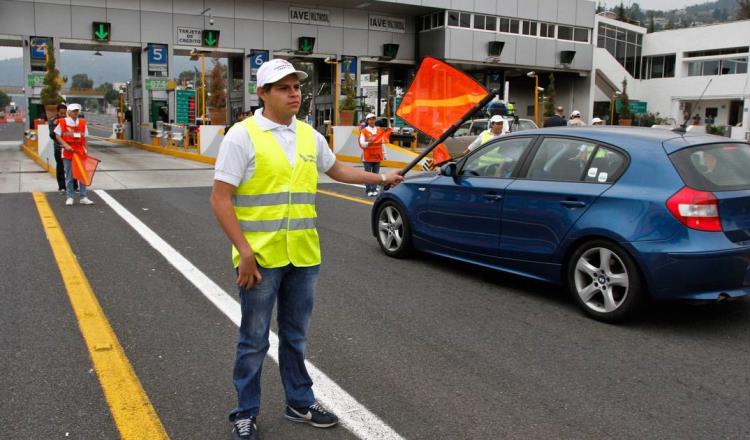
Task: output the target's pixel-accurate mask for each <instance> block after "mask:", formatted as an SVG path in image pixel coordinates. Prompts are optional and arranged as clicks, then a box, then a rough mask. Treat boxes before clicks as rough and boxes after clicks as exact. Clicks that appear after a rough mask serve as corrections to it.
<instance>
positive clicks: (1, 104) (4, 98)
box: [0, 90, 10, 110]
mask: <svg viewBox="0 0 750 440" xmlns="http://www.w3.org/2000/svg"><path fill="white" fill-rule="evenodd" d="M8 105H10V96H8V95H7V94H6V93H5V92H3V91H2V90H0V110H3V109H5V107H7V106H8Z"/></svg>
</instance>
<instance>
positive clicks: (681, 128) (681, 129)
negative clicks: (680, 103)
mask: <svg viewBox="0 0 750 440" xmlns="http://www.w3.org/2000/svg"><path fill="white" fill-rule="evenodd" d="M713 80H714V79H713V78H711V79H709V80H708V84H706V88H705V89H703V93H701V96H700V97H699V98H698V100H697V101H695V108H696V109H697V108H698V104H700V103H701V100H702V99H703V95H705V94H706V90H708V86H710V85H711V81H713ZM689 119H690V115H689V114H688V115H687V116H686V117H685V120H684V121H683V122H682V124H680V126H679V127H677V128H673V129H672V131H674V132H675V133H687V122H688V120H689Z"/></svg>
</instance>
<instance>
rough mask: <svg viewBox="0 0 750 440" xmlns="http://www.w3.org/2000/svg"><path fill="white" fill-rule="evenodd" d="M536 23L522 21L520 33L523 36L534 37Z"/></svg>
mask: <svg viewBox="0 0 750 440" xmlns="http://www.w3.org/2000/svg"><path fill="white" fill-rule="evenodd" d="M537 24H538V23H537V22H536V21H529V20H524V21H523V25H522V26H521V33H522V34H523V35H533V36H536V34H537V32H536V28H537Z"/></svg>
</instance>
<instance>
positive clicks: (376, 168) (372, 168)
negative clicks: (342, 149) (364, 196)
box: [362, 162, 380, 193]
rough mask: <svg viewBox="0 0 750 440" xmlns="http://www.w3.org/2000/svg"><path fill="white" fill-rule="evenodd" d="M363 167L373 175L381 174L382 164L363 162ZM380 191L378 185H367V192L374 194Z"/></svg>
mask: <svg viewBox="0 0 750 440" xmlns="http://www.w3.org/2000/svg"><path fill="white" fill-rule="evenodd" d="M362 165H364V166H365V171H369V172H371V173H379V172H380V162H362ZM377 190H378V186H377V185H373V184H367V185H365V192H368V193H370V192H374V191H377Z"/></svg>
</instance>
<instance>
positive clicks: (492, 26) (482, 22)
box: [474, 14, 497, 32]
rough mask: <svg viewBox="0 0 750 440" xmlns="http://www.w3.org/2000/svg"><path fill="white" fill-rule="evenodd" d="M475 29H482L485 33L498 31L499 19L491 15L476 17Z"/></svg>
mask: <svg viewBox="0 0 750 440" xmlns="http://www.w3.org/2000/svg"><path fill="white" fill-rule="evenodd" d="M474 29H482V30H485V31H493V32H494V31H496V30H497V18H496V17H491V16H489V15H479V14H476V15H474Z"/></svg>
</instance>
